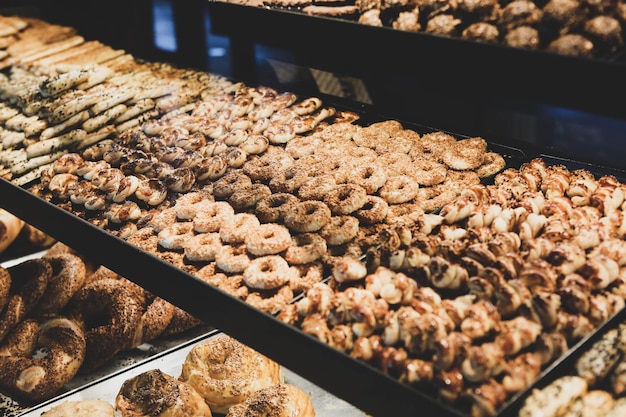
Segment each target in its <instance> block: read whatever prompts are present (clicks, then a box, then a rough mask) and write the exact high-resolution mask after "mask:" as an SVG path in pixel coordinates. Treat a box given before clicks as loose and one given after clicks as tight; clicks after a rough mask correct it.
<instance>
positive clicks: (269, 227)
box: [246, 223, 291, 256]
mask: <svg viewBox="0 0 626 417" xmlns="http://www.w3.org/2000/svg"><path fill="white" fill-rule="evenodd" d="M290 245H291V233H289V229H287V228H286V227H285V226H283V225H282V224H277V223H263V224H260V225H259V226H257V227H256V228H254V229H253V230H251V231H250V233H249V234H248V238H247V239H246V249H247V250H248V252H250V253H251V254H252V255H254V256H264V255H276V254H278V253H280V252H282V251H284V250H285V249H287V248H288V247H289V246H290Z"/></svg>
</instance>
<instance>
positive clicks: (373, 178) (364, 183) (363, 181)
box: [348, 163, 387, 194]
mask: <svg viewBox="0 0 626 417" xmlns="http://www.w3.org/2000/svg"><path fill="white" fill-rule="evenodd" d="M385 181H387V174H386V173H385V170H384V169H383V168H382V167H380V166H379V165H378V164H376V163H366V164H361V165H358V166H356V167H355V168H353V169H352V171H350V175H348V182H351V183H354V184H357V185H360V186H361V187H363V188H364V189H365V191H366V192H367V194H374V193H375V192H376V191H378V189H379V188H380V187H382V186H383V185H384V184H385Z"/></svg>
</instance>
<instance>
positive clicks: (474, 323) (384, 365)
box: [278, 159, 626, 416]
mask: <svg viewBox="0 0 626 417" xmlns="http://www.w3.org/2000/svg"><path fill="white" fill-rule="evenodd" d="M625 197H626V186H625V185H624V184H623V183H622V182H620V181H619V180H617V178H615V177H614V176H611V175H604V176H598V177H596V176H594V175H593V174H592V173H591V172H589V171H587V170H582V169H581V170H570V169H568V168H566V167H564V166H561V165H547V164H546V163H545V162H544V161H543V160H541V159H535V160H532V161H529V162H527V163H525V164H523V165H522V166H521V167H520V168H519V169H514V168H509V169H506V170H504V171H502V172H500V173H499V174H497V175H496V177H495V179H494V184H493V185H482V184H480V185H474V186H469V187H467V188H466V189H465V190H463V191H461V193H460V195H459V196H458V197H457V198H455V199H454V200H453V201H451V202H449V203H447V204H445V205H444V206H443V207H442V208H441V210H439V211H438V212H436V213H422V214H416V213H412V214H410V215H404V216H397V217H395V218H394V220H393V221H391V222H389V223H388V224H387V225H385V227H384V228H382V229H381V230H380V232H379V234H378V244H377V245H373V246H371V247H370V248H369V249H368V250H367V251H366V253H365V256H364V257H363V258H361V259H354V258H350V257H343V258H341V259H339V260H337V261H336V262H335V263H334V266H333V269H332V278H331V279H330V280H328V281H325V282H322V283H318V284H315V285H314V286H313V287H312V288H311V289H309V290H308V291H307V292H306V293H305V296H304V297H303V298H302V299H301V300H299V301H297V302H296V303H293V304H290V305H289V306H287V307H285V308H284V309H283V310H282V311H281V312H280V313H279V315H278V316H279V317H280V318H281V319H282V320H284V321H285V322H288V323H291V324H293V325H295V326H297V327H299V328H300V329H302V330H303V331H304V332H306V333H310V334H312V335H314V336H316V337H317V338H319V339H320V340H322V341H324V342H326V343H328V344H330V345H331V346H333V347H336V348H337V349H340V350H343V351H345V352H346V353H348V354H350V355H351V356H352V357H354V358H356V359H358V360H362V361H365V362H367V363H369V364H371V365H372V366H375V367H377V368H379V369H380V370H382V371H383V372H385V373H388V374H389V375H392V376H393V377H396V378H398V379H399V380H400V381H403V382H405V383H408V384H411V385H415V386H417V387H420V388H421V389H424V390H426V391H427V392H432V393H433V395H434V396H436V397H437V398H440V399H442V400H444V401H446V402H449V403H451V404H453V405H454V406H456V407H459V408H468V411H470V410H469V409H471V415H474V416H492V415H495V414H496V413H497V412H498V410H499V409H500V408H501V407H503V406H504V405H505V404H506V403H507V401H508V400H509V399H510V398H511V397H512V396H513V395H515V394H516V393H519V392H521V391H523V390H525V389H526V388H527V387H528V386H529V385H530V384H531V383H533V382H534V381H536V379H537V378H538V377H539V374H540V372H541V371H542V370H543V369H545V368H546V366H548V365H549V364H551V363H553V362H554V360H556V359H557V358H559V357H561V356H562V355H564V354H566V353H567V352H568V350H569V349H570V348H571V347H573V346H574V345H575V344H576V343H577V342H578V341H580V340H581V339H582V338H584V337H586V336H588V335H590V334H591V333H593V332H594V331H595V330H596V329H598V327H599V326H601V325H603V324H604V323H606V322H607V320H608V319H610V318H611V317H612V316H613V315H614V314H616V313H617V312H619V311H620V310H622V309H623V308H624V300H625V296H626V268H625V265H626V256H625V255H626V244H625V242H624V236H625V235H626V216H625V213H624V208H625V207H626V200H625ZM620 355H621V354H620ZM594 358H595V359H597V358H598V356H597V355H596V357H594ZM595 359H592V361H594V360H595ZM593 363H595V362H593ZM593 363H592V364H591V365H590V367H594V366H595V365H593Z"/></svg>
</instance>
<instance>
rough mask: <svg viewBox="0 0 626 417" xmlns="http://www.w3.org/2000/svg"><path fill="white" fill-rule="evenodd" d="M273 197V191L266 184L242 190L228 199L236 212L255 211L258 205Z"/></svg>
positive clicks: (252, 185)
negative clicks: (263, 200)
mask: <svg viewBox="0 0 626 417" xmlns="http://www.w3.org/2000/svg"><path fill="white" fill-rule="evenodd" d="M270 195H272V191H271V190H270V189H269V187H268V186H267V185H265V184H258V183H257V184H251V185H249V186H247V187H245V188H240V189H238V190H236V191H235V192H234V193H232V194H231V195H230V197H228V203H229V204H230V205H231V206H233V209H235V211H238V212H239V211H247V210H254V208H255V207H256V205H257V203H258V202H259V201H260V200H262V199H264V198H267V197H269V196H270Z"/></svg>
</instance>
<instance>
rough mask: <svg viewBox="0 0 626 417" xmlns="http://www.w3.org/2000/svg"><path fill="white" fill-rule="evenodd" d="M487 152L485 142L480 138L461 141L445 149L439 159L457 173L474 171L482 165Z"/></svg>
mask: <svg viewBox="0 0 626 417" xmlns="http://www.w3.org/2000/svg"><path fill="white" fill-rule="evenodd" d="M486 152H487V142H486V141H485V139H483V138H480V137H474V138H467V139H461V140H459V141H457V142H456V143H455V144H454V145H453V146H452V147H450V148H448V149H446V150H445V151H444V152H443V154H442V155H441V158H442V160H443V162H444V163H445V164H446V165H447V166H448V167H450V168H452V169H456V170H458V171H466V170H470V169H476V168H478V167H479V166H481V165H482V163H483V160H484V158H485V153H486Z"/></svg>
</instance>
